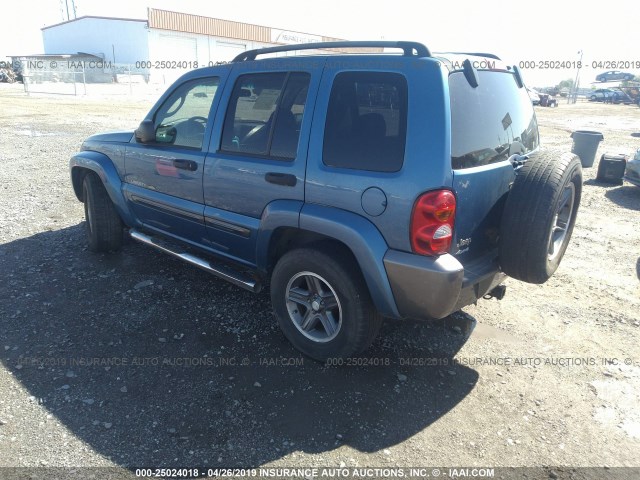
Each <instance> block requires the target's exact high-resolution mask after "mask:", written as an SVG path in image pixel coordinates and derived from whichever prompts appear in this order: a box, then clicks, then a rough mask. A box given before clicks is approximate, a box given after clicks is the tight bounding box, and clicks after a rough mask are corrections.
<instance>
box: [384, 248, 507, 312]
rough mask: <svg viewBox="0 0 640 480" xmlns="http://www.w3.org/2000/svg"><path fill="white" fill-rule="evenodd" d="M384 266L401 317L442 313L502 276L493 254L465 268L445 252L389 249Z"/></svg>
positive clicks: (467, 301)
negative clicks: (431, 253)
mask: <svg viewBox="0 0 640 480" xmlns="http://www.w3.org/2000/svg"><path fill="white" fill-rule="evenodd" d="M384 267H385V270H386V272H387V277H388V278H389V283H390V285H391V290H392V292H393V296H394V299H395V302H396V305H397V307H398V311H399V313H400V315H401V316H402V317H403V318H416V319H438V318H443V317H446V316H447V315H449V314H450V313H453V312H455V311H457V310H459V309H461V308H462V307H464V306H466V305H470V304H472V303H474V302H475V301H476V300H477V299H479V298H481V297H482V296H483V295H485V294H486V293H487V292H489V291H490V290H491V289H492V288H493V287H495V286H496V285H498V284H499V283H500V282H501V281H502V280H503V279H504V278H505V275H504V274H503V273H501V272H500V270H499V267H498V262H497V258H496V257H495V255H491V256H488V257H483V258H481V259H479V260H477V261H475V262H473V263H471V264H469V265H467V267H466V268H465V267H463V266H462V264H461V263H460V262H459V261H458V260H457V259H456V258H455V257H453V256H452V255H448V254H447V255H441V256H439V257H425V256H421V255H413V254H411V253H406V252H399V251H397V250H389V251H388V252H387V253H386V255H385V256H384Z"/></svg>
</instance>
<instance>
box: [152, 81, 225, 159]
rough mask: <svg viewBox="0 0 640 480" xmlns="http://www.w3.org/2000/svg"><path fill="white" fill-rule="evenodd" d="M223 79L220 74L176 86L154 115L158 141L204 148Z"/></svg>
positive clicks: (166, 143)
mask: <svg viewBox="0 0 640 480" xmlns="http://www.w3.org/2000/svg"><path fill="white" fill-rule="evenodd" d="M219 82H220V79H219V78H218V77H210V78H199V79H197V80H191V81H188V82H185V83H183V84H182V85H180V86H179V87H178V88H176V89H175V90H174V92H173V93H172V94H171V95H170V96H169V98H167V100H166V101H165V102H164V103H163V104H162V106H161V107H160V108H159V109H158V111H157V112H156V114H155V116H154V119H153V123H154V127H155V131H156V143H159V144H165V145H173V146H179V147H187V148H194V149H200V148H202V142H203V140H204V132H205V130H206V127H207V122H208V121H209V111H210V110H211V104H212V103H213V98H214V97H215V95H216V91H217V90H218V84H219Z"/></svg>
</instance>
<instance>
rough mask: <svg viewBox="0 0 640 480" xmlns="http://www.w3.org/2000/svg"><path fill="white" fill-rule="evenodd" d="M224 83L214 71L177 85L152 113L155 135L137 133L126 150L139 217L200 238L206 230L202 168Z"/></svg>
mask: <svg viewBox="0 0 640 480" xmlns="http://www.w3.org/2000/svg"><path fill="white" fill-rule="evenodd" d="M219 83H220V78H219V77H211V76H209V77H203V78H197V79H193V80H188V81H185V82H184V83H182V84H180V85H178V86H177V87H176V88H175V89H174V90H173V91H172V92H170V93H169V94H168V95H166V98H165V100H164V101H162V102H161V103H160V105H159V107H158V108H157V109H156V111H155V113H153V115H152V116H151V117H150V118H149V119H151V120H152V121H153V123H154V128H155V132H156V138H155V141H154V142H151V143H144V144H143V143H139V142H137V141H136V139H135V138H134V139H132V141H131V143H130V144H129V145H128V146H127V150H126V160H125V171H126V175H125V185H124V192H125V196H126V198H127V200H128V201H129V204H130V206H131V208H132V210H133V212H134V213H135V215H136V216H137V217H138V219H140V220H141V221H142V223H143V224H144V225H145V227H147V228H149V229H151V230H155V231H157V232H160V233H163V234H166V235H169V236H173V237H177V238H180V239H182V240H187V241H191V242H196V243H200V244H201V243H202V242H203V240H204V238H205V236H206V230H205V227H204V217H203V208H204V206H203V202H204V198H203V193H202V174H203V168H204V161H205V157H206V154H207V152H206V146H207V143H208V142H207V140H208V138H209V136H210V135H211V133H210V132H211V130H212V125H211V124H212V116H210V115H211V112H212V111H214V109H213V108H212V105H213V104H214V103H215V102H214V99H215V98H216V92H217V90H218V85H219ZM203 147H204V148H203Z"/></svg>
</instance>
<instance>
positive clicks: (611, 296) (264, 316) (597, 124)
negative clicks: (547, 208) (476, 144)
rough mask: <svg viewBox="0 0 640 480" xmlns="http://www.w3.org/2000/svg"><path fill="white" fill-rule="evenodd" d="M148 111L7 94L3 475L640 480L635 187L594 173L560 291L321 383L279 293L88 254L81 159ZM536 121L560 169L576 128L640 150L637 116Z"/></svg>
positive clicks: (1, 173)
mask: <svg viewBox="0 0 640 480" xmlns="http://www.w3.org/2000/svg"><path fill="white" fill-rule="evenodd" d="M152 101H153V98H151V97H149V98H146V99H144V98H139V99H135V100H133V99H130V98H127V97H120V98H81V97H78V98H76V97H64V96H31V97H27V96H25V95H24V93H23V92H22V91H21V86H17V85H6V84H0V118H1V119H2V121H1V122H0V272H2V273H1V275H2V281H1V282H0V322H1V323H0V327H1V328H0V360H1V364H0V467H12V466H20V467H22V466H76V467H79V466H116V467H121V468H126V469H131V468H135V467H142V466H158V467H188V466H219V467H257V466H265V465H268V466H281V467H284V466H287V467H293V466H340V465H344V466H347V467H356V466H359V467H364V466H379V467H382V466H389V467H391V466H423V465H443V466H539V465H560V466H602V465H607V466H640V460H639V459H640V409H638V406H639V403H640V402H639V399H640V351H639V350H640V348H639V347H638V334H639V333H640V288H639V287H640V282H639V280H640V258H639V256H640V230H639V229H638V225H639V221H640V188H637V187H633V186H631V185H628V184H625V185H624V186H607V185H605V184H601V183H598V182H596V181H595V180H594V177H595V173H596V172H595V170H596V169H595V168H592V169H588V170H585V187H584V192H583V201H582V205H581V208H580V212H579V217H578V222H577V225H576V228H575V231H574V234H573V239H572V242H571V244H570V246H569V250H568V252H567V254H566V256H565V259H564V261H563V263H562V265H561V266H560V269H559V270H558V272H557V273H556V275H555V276H554V277H553V278H552V279H551V280H550V281H549V282H548V283H547V284H545V285H542V286H536V285H527V284H523V283H520V282H518V281H515V280H508V281H507V286H508V288H507V295H506V297H505V299H504V300H502V301H496V300H487V301H481V302H480V303H478V305H477V306H471V307H467V308H465V309H464V311H463V312H459V313H457V314H455V315H452V316H451V317H449V318H447V319H445V320H443V321H438V322H433V323H418V322H392V321H388V322H386V323H385V325H384V326H383V329H382V332H381V334H380V336H379V337H378V339H377V340H376V342H375V344H374V346H373V347H372V348H371V349H370V350H369V351H367V352H366V354H365V355H364V356H363V358H364V359H366V360H367V361H368V362H369V363H371V364H372V365H367V366H362V365H360V366H357V365H356V366H354V365H349V366H342V367H336V366H325V365H321V364H318V363H316V362H313V361H310V360H309V359H307V358H303V357H301V356H300V355H299V354H298V352H297V351H296V350H294V349H293V348H292V347H291V346H290V345H289V344H288V343H287V341H286V340H285V339H284V337H283V335H282V334H281V333H280V331H279V330H278V328H277V325H276V322H275V319H274V318H273V316H272V313H271V310H270V305H269V299H268V294H267V293H266V292H265V293H263V294H259V295H253V294H251V293H248V292H245V291H243V290H240V289H238V288H236V287H233V286H231V285H229V284H226V283H224V282H223V281H220V280H217V279H215V278H213V277H211V276H209V275H208V274H206V273H204V272H201V271H199V270H197V269H195V268H192V267H190V266H187V265H184V264H182V263H179V262H178V261H177V260H173V259H171V258H169V257H167V256H163V255H162V254H160V253H156V252H155V251H151V250H149V249H147V248H145V247H143V246H141V245H138V244H133V243H130V244H128V245H126V247H125V249H124V250H123V251H122V252H121V253H120V254H115V255H98V254H92V253H91V252H89V251H88V250H87V249H86V247H85V239H84V232H83V227H84V224H83V222H84V216H83V209H82V204H81V203H79V202H78V201H77V200H76V198H75V197H74V194H73V192H72V189H71V186H70V181H69V175H68V159H69V157H70V155H71V154H72V153H73V152H74V151H76V150H77V149H78V147H79V146H80V143H81V141H82V140H83V139H84V138H85V137H87V136H88V135H90V134H92V133H95V132H98V131H104V130H113V129H133V128H135V126H136V125H137V123H138V122H139V120H140V119H141V118H143V116H144V114H145V113H146V111H147V110H148V108H149V107H150V105H151V103H152ZM536 108H537V113H538V118H539V122H540V125H541V127H540V130H541V137H542V141H543V143H544V144H545V146H546V148H548V149H554V150H558V151H566V150H569V149H570V148H571V139H570V138H569V133H570V132H571V131H572V130H575V129H579V128H586V129H593V130H599V131H602V132H603V133H604V135H605V141H604V142H603V143H602V144H601V146H600V150H599V152H598V155H600V154H601V153H603V152H604V151H609V152H618V151H631V150H632V149H634V148H638V147H640V139H639V138H637V137H638V136H640V133H639V132H640V109H638V108H637V107H630V106H621V105H601V104H595V105H594V104H587V103H579V104H577V105H573V106H569V105H566V104H564V103H563V104H561V105H560V107H558V108H556V109H547V108H542V107H536ZM428 359H431V360H428ZM576 359H578V360H576ZM605 359H617V361H615V362H614V361H611V362H610V363H606V362H605ZM626 359H628V360H626Z"/></svg>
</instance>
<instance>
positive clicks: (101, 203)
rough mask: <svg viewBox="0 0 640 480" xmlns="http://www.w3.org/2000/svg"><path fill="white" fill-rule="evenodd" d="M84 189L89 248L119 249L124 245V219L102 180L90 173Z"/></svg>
mask: <svg viewBox="0 0 640 480" xmlns="http://www.w3.org/2000/svg"><path fill="white" fill-rule="evenodd" d="M82 191H83V199H84V216H85V228H86V232H87V241H88V243H89V250H91V251H92V252H109V251H116V250H119V249H120V248H121V247H122V229H123V227H122V220H121V219H120V216H119V215H118V212H116V209H115V207H114V206H113V202H112V201H111V198H110V197H109V194H108V193H107V190H106V189H105V188H104V185H103V184H102V181H101V180H100V178H99V177H98V176H97V175H96V174H95V173H88V174H87V175H86V176H85V177H84V180H83V182H82Z"/></svg>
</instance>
